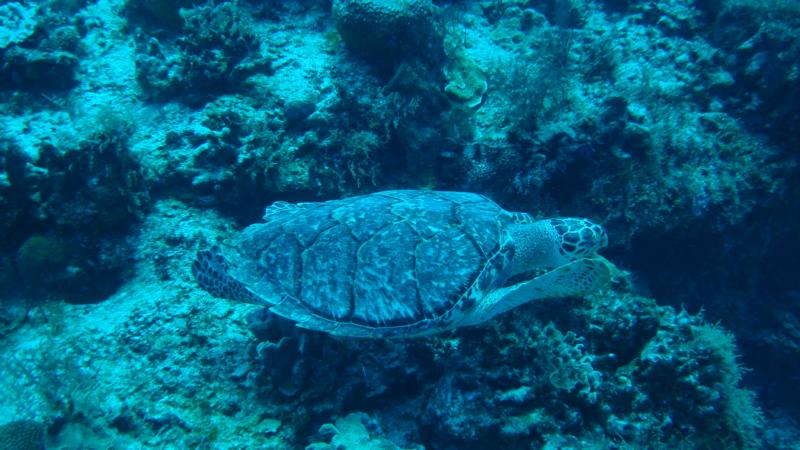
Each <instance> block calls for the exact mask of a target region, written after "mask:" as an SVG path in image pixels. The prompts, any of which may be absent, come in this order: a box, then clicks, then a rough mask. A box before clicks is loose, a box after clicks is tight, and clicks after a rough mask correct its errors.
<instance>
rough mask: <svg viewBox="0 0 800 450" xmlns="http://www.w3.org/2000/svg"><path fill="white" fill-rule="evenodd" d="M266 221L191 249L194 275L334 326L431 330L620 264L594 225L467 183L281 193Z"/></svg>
mask: <svg viewBox="0 0 800 450" xmlns="http://www.w3.org/2000/svg"><path fill="white" fill-rule="evenodd" d="M264 220H265V222H264V223H258V224H255V225H251V226H249V227H247V228H246V229H245V230H244V231H242V233H241V234H240V235H239V236H237V237H236V238H234V239H233V240H232V241H231V242H230V243H229V244H228V245H226V247H225V248H220V247H213V248H211V249H209V250H203V251H200V252H198V254H197V258H196V259H195V261H194V263H193V265H192V272H193V273H194V276H195V278H196V279H197V281H198V282H199V284H200V286H202V287H203V288H204V289H205V290H206V291H208V292H209V293H211V294H212V295H214V296H216V297H222V298H228V299H232V300H237V301H243V302H247V303H253V304H258V305H264V306H267V307H269V309H270V311H272V312H274V313H275V314H278V315H279V316H283V317H285V318H287V319H291V320H293V321H295V322H296V323H297V325H298V326H300V327H303V328H308V329H312V330H319V331H324V332H328V333H330V334H334V335H343V336H356V337H407V336H421V335H428V334H433V333H437V332H441V331H444V330H448V329H452V328H455V327H460V326H465V325H474V324H478V323H481V322H485V321H487V320H489V319H490V318H492V317H494V316H496V315H497V314H500V313H502V312H505V311H508V310H510V309H511V308H514V307H516V306H519V305H521V304H523V303H526V302H529V301H531V300H535V299H541V298H548V297H569V296H581V295H584V294H588V293H591V292H594V291H597V290H602V289H604V288H607V287H608V286H609V284H610V282H611V279H612V278H613V277H615V276H616V274H617V269H616V268H615V267H614V265H613V264H612V263H611V262H609V261H608V260H606V259H605V258H603V257H602V256H599V255H598V254H597V253H596V252H597V250H599V249H600V248H602V247H604V246H605V245H606V244H607V242H608V238H607V236H606V233H605V231H604V230H603V228H602V227H600V226H599V225H597V224H594V223H592V222H591V221H589V220H587V219H576V218H553V219H544V220H539V221H535V220H533V218H531V216H529V215H528V214H524V213H512V212H508V211H505V210H504V209H502V208H501V207H500V206H498V205H497V204H496V203H494V202H493V201H491V200H489V199H488V198H486V197H484V196H482V195H477V194H472V193H465V192H441V191H415V190H395V191H385V192H378V193H375V194H370V195H362V196H357V197H350V198H345V199H341V200H332V201H327V202H320V203H297V204H292V203H286V202H277V203H274V204H273V205H272V206H269V207H268V208H267V209H266V212H265V214H264ZM509 280H511V282H509Z"/></svg>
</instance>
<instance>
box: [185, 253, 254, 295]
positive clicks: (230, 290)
mask: <svg viewBox="0 0 800 450" xmlns="http://www.w3.org/2000/svg"><path fill="white" fill-rule="evenodd" d="M230 268H231V266H230V263H228V261H227V260H226V259H225V256H224V255H223V254H222V250H221V249H220V248H219V247H217V246H216V245H215V246H213V247H211V248H210V249H208V250H200V251H199V252H197V257H196V258H195V260H194V261H193V262H192V274H193V275H194V278H195V279H196V280H197V283H198V284H200V286H201V287H202V288H203V289H205V290H206V291H207V292H208V293H209V294H211V295H213V296H214V297H217V298H227V299H231V300H235V301H240V302H244V303H253V304H257V305H259V304H262V302H260V301H258V299H257V297H256V296H255V295H254V294H253V293H252V292H251V291H250V290H249V289H248V288H247V287H246V286H245V285H244V284H243V283H241V282H240V281H238V280H236V279H235V278H233V277H232V276H231V275H230V274H229V270H230Z"/></svg>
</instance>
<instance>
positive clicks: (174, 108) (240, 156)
mask: <svg viewBox="0 0 800 450" xmlns="http://www.w3.org/2000/svg"><path fill="white" fill-rule="evenodd" d="M799 29H800V2H798V1H790V0H776V1H764V0H693V1H692V0H655V1H645V0H527V1H526V0H493V1H477V0H473V1H455V0H454V1H429V0H399V1H385V0H334V1H332V2H331V1H303V0H298V1H268V0H266V1H265V0H262V1H257V0H239V1H219V0H217V1H199V0H173V1H169V0H97V1H91V0H62V1H55V0H50V1H46V0H43V1H38V2H34V1H0V116H2V119H0V449H2V450H6V449H41V448H48V449H137V448H162V449H182V448H197V449H311V450H325V449H331V450H333V449H337V450H340V449H421V448H425V449H539V448H547V449H567V448H574V449H582V448H602V449H609V448H610V449H614V448H618V449H625V448H648V449H650V448H652V449H657V448H668V449H673V448H686V449H694V448H699V449H739V448H767V449H796V448H800V428H799V427H800V423H799V422H798V421H800V376H799V375H798V374H800V256H798V255H800V174H799V173H798V160H800V125H798V124H800V32H798V30H799ZM384 189H437V190H455V191H468V192H476V193H481V194H484V195H486V196H488V197H489V198H491V199H493V200H494V201H496V202H497V203H498V204H500V205H501V206H503V207H504V208H505V209H507V210H509V211H521V212H526V213H530V214H532V215H533V216H535V217H554V216H577V217H587V218H591V219H592V220H594V221H596V222H598V223H601V224H603V225H604V226H605V227H606V228H607V230H608V233H609V240H610V241H609V248H608V249H606V250H605V251H604V252H603V254H604V255H605V256H606V257H608V258H609V259H610V260H612V261H614V262H615V263H616V264H617V265H619V266H620V267H621V268H623V269H625V270H627V271H629V272H630V273H631V275H630V277H628V279H626V280H624V281H622V282H620V283H618V284H617V285H615V286H614V288H613V289H612V290H611V291H610V292H607V293H604V294H601V295H596V296H593V297H590V298H588V299H582V298H570V299H552V300H542V301H537V302H533V303H531V304H528V305H525V306H522V307H520V308H517V309H515V310H514V311H513V312H512V313H509V314H505V315H502V316H500V317H498V318H496V319H494V320H492V321H491V322H489V323H487V324H485V325H482V326H478V327H470V328H460V329H458V330H455V331H452V332H447V333H443V334H440V335H435V336H432V337H427V338H417V339H404V340H403V339H401V340H379V339H348V338H336V337H332V336H329V335H327V334H322V333H318V332H313V331H306V330H302V329H299V328H296V327H294V325H293V324H292V323H291V322H288V321H286V320H283V319H280V318H278V317H275V316H274V315H272V314H271V313H269V312H268V311H266V310H264V309H263V308H259V307H255V306H251V305H243V304H236V303H234V302H230V301H227V300H222V299H216V298H214V297H212V296H210V295H209V294H207V293H206V292H205V291H203V290H202V289H200V288H199V287H198V285H197V283H196V282H195V281H194V279H193V277H192V274H191V263H192V259H193V258H194V255H195V254H196V252H197V251H198V250H199V249H203V248H208V247H209V246H212V245H214V244H217V243H221V242H223V241H224V240H225V239H227V238H229V237H231V236H233V235H234V234H235V233H236V232H237V230H240V229H242V228H243V227H245V226H247V225H249V224H251V223H254V222H258V221H260V220H261V215H262V213H263V211H264V208H265V207H266V206H268V205H269V204H271V203H273V202H275V201H289V202H298V201H324V200H329V199H337V198H342V197H347V196H352V195H357V194H365V193H370V192H376V191H380V190H384Z"/></svg>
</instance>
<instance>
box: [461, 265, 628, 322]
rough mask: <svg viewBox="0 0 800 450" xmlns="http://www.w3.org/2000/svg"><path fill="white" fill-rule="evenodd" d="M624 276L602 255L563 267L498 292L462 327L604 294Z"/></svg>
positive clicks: (476, 310) (480, 306) (491, 295)
mask: <svg viewBox="0 0 800 450" xmlns="http://www.w3.org/2000/svg"><path fill="white" fill-rule="evenodd" d="M622 275H624V272H623V271H622V270H620V269H618V268H617V267H616V266H615V265H614V264H613V263H612V262H611V261H609V260H607V259H605V258H603V257H602V256H600V255H595V256H593V257H591V258H583V259H578V260H575V261H572V262H570V263H567V264H564V265H563V266H559V267H557V268H555V269H553V270H550V271H548V272H546V273H544V274H542V275H540V276H538V277H535V278H533V279H531V280H528V281H524V282H522V283H519V284H515V285H513V286H509V287H505V288H502V289H498V290H496V291H494V292H492V293H491V294H490V295H488V296H487V297H485V298H484V299H483V301H481V302H479V303H478V304H477V305H476V306H475V309H474V310H473V311H472V312H471V313H470V314H469V315H468V317H467V318H466V319H465V321H464V322H462V323H461V324H460V325H474V324H478V323H481V322H485V321H487V320H489V319H491V318H492V317H494V316H496V315H498V314H502V313H504V312H506V311H508V310H510V309H513V308H516V307H517V306H520V305H522V304H525V303H528V302H531V301H533V300H538V299H543V298H562V297H581V296H584V295H587V294H591V293H594V292H599V291H604V290H606V289H608V288H609V287H610V286H611V282H612V281H613V280H614V279H615V278H617V277H619V276H622Z"/></svg>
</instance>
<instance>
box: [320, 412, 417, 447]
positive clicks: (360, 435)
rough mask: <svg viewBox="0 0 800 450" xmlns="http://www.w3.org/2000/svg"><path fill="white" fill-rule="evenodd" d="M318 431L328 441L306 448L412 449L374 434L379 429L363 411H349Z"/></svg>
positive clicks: (378, 431)
mask: <svg viewBox="0 0 800 450" xmlns="http://www.w3.org/2000/svg"><path fill="white" fill-rule="evenodd" d="M370 428H372V430H370ZM319 432H320V434H322V435H323V436H326V437H329V438H330V443H314V444H311V445H309V446H308V447H306V450H412V449H411V448H408V449H403V448H401V447H398V446H397V445H396V444H395V443H394V442H392V441H390V440H388V439H385V438H382V437H378V436H375V435H377V434H380V430H379V429H377V424H376V423H375V422H374V421H373V420H372V419H370V417H369V416H368V415H366V414H364V413H351V414H348V415H347V416H345V417H342V418H340V419H337V420H336V423H335V424H330V423H326V424H325V425H323V426H322V427H320V429H319ZM412 448H419V447H412Z"/></svg>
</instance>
